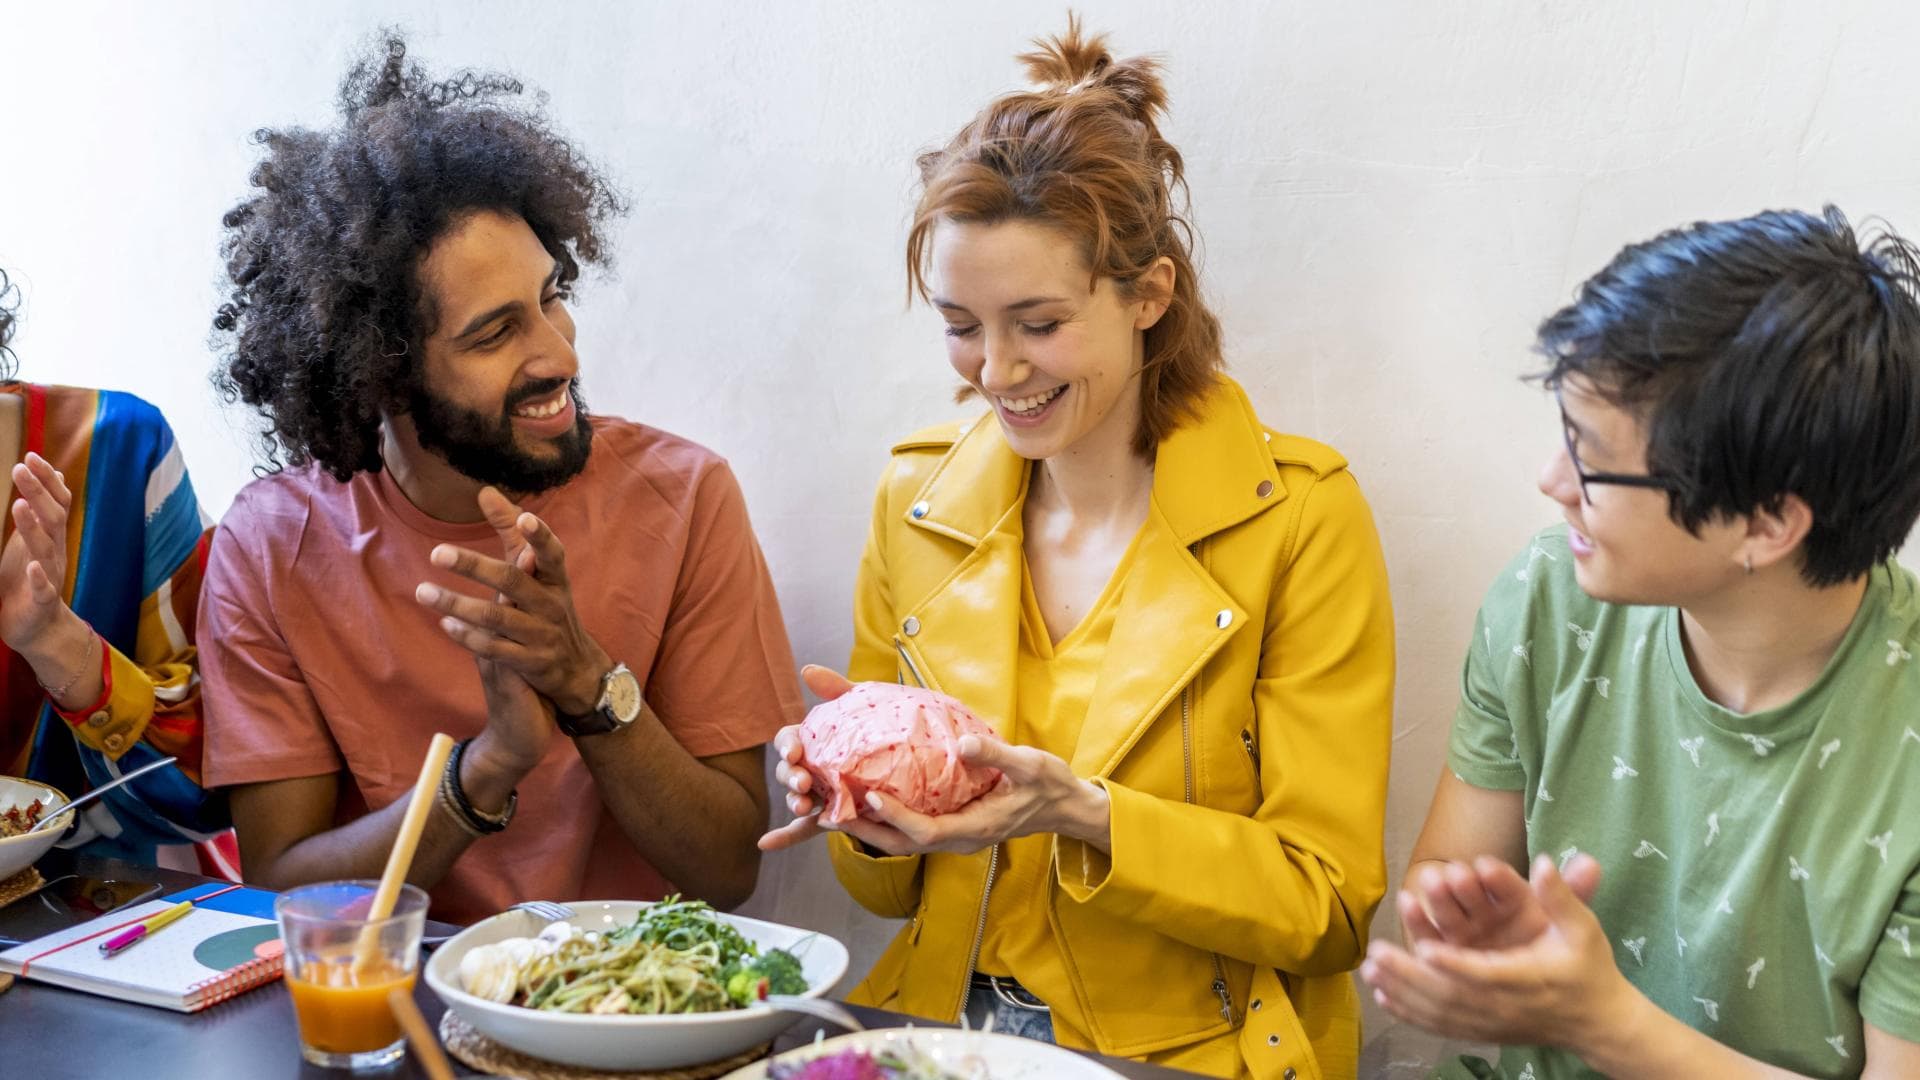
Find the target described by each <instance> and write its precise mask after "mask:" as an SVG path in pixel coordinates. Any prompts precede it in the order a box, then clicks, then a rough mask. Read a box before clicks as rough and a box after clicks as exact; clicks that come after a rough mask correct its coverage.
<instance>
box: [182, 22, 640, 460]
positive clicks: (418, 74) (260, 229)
mask: <svg viewBox="0 0 1920 1080" xmlns="http://www.w3.org/2000/svg"><path fill="white" fill-rule="evenodd" d="M522 90H523V87H522V85H521V83H520V82H519V81H518V80H517V79H514V78H512V77H510V76H507V75H503V74H497V73H485V72H473V71H462V72H458V73H456V74H455V75H454V76H453V77H452V78H449V79H444V80H434V79H430V78H429V77H428V76H427V75H426V73H425V72H424V71H423V70H422V69H421V67H420V65H419V64H417V63H410V62H409V61H408V60H407V46H406V42H405V41H404V40H403V39H402V38H401V37H400V36H399V35H398V34H397V33H395V32H393V31H387V32H385V33H384V34H383V35H382V38H381V48H380V50H379V51H378V52H377V53H376V54H375V55H373V56H370V57H368V58H365V59H362V60H361V61H359V62H358V63H356V64H355V65H354V66H353V69H352V70H351V71H349V72H348V74H347V77H346V79H345V80H344V81H343V82H342V83H341V86H340V99H339V103H340V112H341V119H342V121H343V122H342V124H341V125H340V126H339V127H338V128H335V129H331V130H325V131H314V130H309V129H306V128H297V127H296V128H284V129H280V130H268V129H262V130H260V131H258V132H255V134H254V141H255V142H257V143H259V144H260V145H262V146H264V147H266V157H265V159H264V160H262V161H261V162H260V163H259V164H258V165H257V166H255V167H254V170H253V173H252V176H251V177H250V178H249V179H250V182H251V184H252V186H253V187H254V188H256V189H257V191H256V192H255V193H254V194H252V195H250V196H249V197H248V198H247V199H246V200H245V201H243V202H241V203H240V204H239V205H238V206H235V207H234V208H233V209H232V210H230V211H228V212H227V214H226V216H225V217H224V218H223V219H222V223H223V224H224V225H225V228H226V236H225V239H224V240H223V242H222V243H221V249H220V250H221V254H222V256H223V257H224V259H225V260H226V267H227V276H228V278H229V279H230V280H231V282H232V292H231V293H230V294H229V299H228V301H227V302H226V303H224V304H222V305H220V309H219V311H218V313H217V314H216V315H215V317H214V320H213V325H214V331H215V332H214V338H215V349H216V350H217V351H219V352H220V353H221V358H220V362H219V365H218V367H217V369H216V371H215V373H214V376H213V382H214V386H215V387H216V388H217V389H218V390H219V391H220V393H221V395H222V396H223V397H224V398H225V399H226V400H227V401H228V403H232V402H233V401H235V400H236V399H237V400H241V401H245V402H246V403H247V404H249V405H252V406H254V407H255V408H256V409H258V410H259V411H260V413H261V414H262V415H263V416H265V417H266V419H267V423H268V426H267V430H266V431H265V432H264V433H263V434H262V435H261V442H262V443H263V445H264V449H265V459H266V464H265V465H264V466H263V467H262V469H261V471H263V472H277V471H278V470H279V469H280V468H282V467H283V465H285V466H294V467H299V466H304V465H307V464H309V463H317V464H319V466H320V467H321V468H324V469H325V470H326V471H327V472H328V473H330V474H332V475H333V476H334V477H335V478H336V479H339V480H341V481H345V480H347V479H349V478H351V477H352V476H353V475H354V474H355V473H356V472H361V471H373V470H377V469H379V468H380V422H381V416H382V413H383V412H384V413H386V414H390V415H399V414H402V413H405V412H406V411H407V410H408V402H409V391H410V390H411V389H412V388H414V387H415V386H416V380H418V379H419V377H420V374H419V372H418V370H417V368H418V364H417V361H416V358H417V357H418V356H420V355H421V349H422V345H423V343H424V342H425V341H426V339H427V338H428V337H429V336H430V335H431V334H432V333H433V324H434V318H435V314H434V312H433V311H432V310H431V308H430V305H429V304H428V302H427V299H428V298H427V297H426V295H425V293H424V292H423V290H422V289H421V286H420V283H419V280H418V274H417V271H418V269H419V266H420V263H421V260H422V259H423V258H424V257H425V255H426V252H427V249H428V248H429V247H430V246H431V245H432V243H433V242H434V241H435V240H436V239H437V238H438V237H439V236H440V234H441V233H442V232H443V231H444V230H445V229H446V228H447V227H448V226H449V225H450V224H451V223H452V222H453V221H454V220H455V219H456V218H458V217H459V216H460V215H462V214H464V213H467V212H471V211H475V210H497V211H501V212H505V213H511V214H515V215H518V216H519V217H520V218H522V219H523V220H525V221H526V223H527V224H528V226H529V227H531V228H532V229H533V232H534V234H535V235H536V236H538V237H539V238H540V241H541V243H542V244H544V245H545V246H546V248H547V250H548V251H550V252H552V254H553V257H554V258H555V259H556V260H557V261H558V262H559V263H560V288H561V291H562V293H563V294H564V293H565V292H566V291H567V287H568V286H569V285H570V284H571V283H572V282H573V281H574V279H575V278H576V277H578V276H579V272H580V265H581V264H582V263H587V264H592V265H605V264H606V263H607V262H609V253H608V251H607V248H606V236H605V234H604V226H605V224H606V222H607V220H608V219H609V218H610V217H612V216H613V215H617V214H619V213H622V212H624V210H625V209H626V207H625V202H624V200H623V198H622V197H621V195H620V194H619V193H618V192H617V191H616V190H615V189H614V188H613V186H612V185H611V184H610V183H609V182H608V181H607V179H606V178H605V177H604V176H603V175H602V174H601V172H600V171H599V170H598V169H597V168H596V167H595V166H594V165H592V164H591V163H589V162H588V161H586V160H585V159H584V158H582V157H581V156H580V155H579V154H577V153H576V152H575V151H574V149H573V147H572V146H571V145H569V144H568V143H567V142H566V141H565V140H564V139H562V138H561V137H560V136H559V135H557V134H556V133H555V132H553V131H552V130H551V129H550V128H549V127H548V125H547V122H546V119H545V117H544V116H543V115H542V114H541V113H540V111H539V110H538V107H537V106H538V102H537V101H536V102H535V103H534V104H533V105H526V104H522V103H520V102H518V101H515V100H512V99H513V98H514V97H515V96H516V95H519V94H520V93H521V92H522ZM283 455H284V462H283V460H282V456H283Z"/></svg>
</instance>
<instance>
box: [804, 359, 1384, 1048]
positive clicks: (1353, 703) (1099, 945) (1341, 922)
mask: <svg viewBox="0 0 1920 1080" xmlns="http://www.w3.org/2000/svg"><path fill="white" fill-rule="evenodd" d="M1030 474H1031V469H1030V463H1029V462H1027V461H1025V460H1023V459H1021V458H1020V457H1018V456H1017V455H1016V454H1014V453H1013V451H1012V450H1011V448H1009V447H1008V446H1007V443H1006V441H1005V439H1004V438H1003V437H1002V436H1001V433H1000V430H999V426H998V425H997V424H996V423H994V422H993V421H992V420H991V419H987V420H982V421H980V422H976V423H972V424H968V425H961V424H950V425H947V426H944V427H939V428H934V429H931V430H929V431H926V432H923V433H921V434H919V435H916V436H914V437H913V438H911V439H909V440H907V441H906V442H903V443H901V444H900V445H898V446H896V447H894V450H893V460H892V463H891V464H890V466H889V467H888V469H887V472H886V475H885V476H884V477H883V479H882V480H881V483H880V490H879V494H878V496H877V498H876V500H875V504H874V510H873V529H872V533H871V536H870V537H869V539H868V542H867V548H866V553H865V555H864V557H863V558H862V560H861V564H860V573H859V583H858V592H857V598H856V601H855V641H854V649H853V659H852V661H851V663H850V664H849V667H848V674H849V676H850V677H851V678H853V679H855V680H857V681H867V680H883V681H884V680H895V679H899V680H903V681H909V682H916V683H919V684H922V685H925V686H927V687H930V688H933V689H936V690H939V691H942V692H944V693H947V694H951V695H953V696H954V697H956V698H958V699H960V700H961V701H963V702H965V703H966V704H967V705H968V706H969V707H970V708H971V709H973V711H974V712H976V713H977V714H978V715H979V716H980V717H981V718H982V719H985V720H986V721H987V722H988V723H991V724H995V725H996V726H1003V725H1004V724H1005V721H1006V720H1007V718H1008V717H1009V716H1010V715H1011V713H1012V710H1013V703H1014V692H1015V690H1014V671H1015V664H1016V656H1017V650H1018V648H1019V640H1020V630H1019V620H1020V597H1021V566H1022V562H1021V551H1020V541H1019V539H1018V536H1019V530H1018V529H1017V528H1016V529H1013V530H1012V531H1011V532H1010V531H1009V527H1010V526H1017V525H1018V523H1019V520H1020V517H1019V515H1020V513H1021V507H1022V503H1023V501H1024V499H1025V496H1026V489H1027V479H1028V477H1029V475H1030ZM1145 528H1146V532H1145V534H1144V535H1143V536H1142V537H1141V539H1140V546H1139V548H1138V549H1137V552H1136V554H1135V557H1134V561H1133V564H1132V568H1131V570H1130V571H1129V576H1128V579H1127V581H1126V583H1125V591H1124V593H1123V595H1122V598H1121V605H1122V606H1121V609H1120V611H1119V612H1118V614H1117V617H1116V619H1115V622H1114V627H1113V632H1112V637H1111V638H1110V640H1109V641H1108V645H1107V661H1106V667H1105V669H1104V670H1103V671H1102V672H1101V675H1100V678H1099V683H1098V686H1097V689H1096V690H1095V693H1094V698H1093V701H1092V703H1091V705H1090V707H1089V708H1088V710H1087V716H1086V720H1085V722H1084V726H1083V727H1082V729H1081V734H1080V740H1079V743H1078V745H1077V746H1076V748H1075V750H1074V753H1073V755H1072V760H1071V764H1072V766H1073V770H1074V773H1075V774H1076V775H1078V776H1082V777H1086V778H1089V779H1092V780H1094V781H1095V782H1096V783H1099V784H1101V785H1102V786H1103V787H1104V788H1105V789H1106V791H1107V793H1108V795H1109V797H1110V799H1111V805H1112V811H1111V814H1112V817H1111V826H1112V852H1111V854H1110V855H1108V854H1103V853H1101V852H1099V851H1098V850H1095V849H1093V848H1090V847H1088V846H1086V845H1084V844H1082V843H1080V842H1078V841H1073V840H1069V839H1065V838H1057V839H1056V841H1055V845H1054V876H1053V881H1052V887H1051V888H1050V889H1049V890H1048V898H1047V904H1046V910H1045V911H1044V913H1042V912H1035V913H1034V917H1035V918H1042V917H1044V918H1046V919H1047V920H1048V921H1049V923H1050V924H1051V926H1052V928H1053V931H1054V933H1055V935H1056V937H1057V940H1058V941H1059V942H1060V945H1061V951H1062V954H1063V955H1064V957H1065V959H1066V963H1067V965H1068V967H1069V968H1070V970H1069V972H1068V973H1067V975H1068V980H1069V981H1070V983H1071V985H1072V986H1073V990H1074V996H1075V1000H1074V1001H1071V1002H1061V1003H1056V1006H1055V1007H1056V1009H1057V1010H1058V1009H1063V1008H1064V1009H1065V1010H1069V1011H1070V1015H1071V1016H1072V1017H1073V1019H1074V1025H1073V1026H1076V1027H1080V1028H1081V1030H1084V1031H1086V1032H1088V1033H1089V1034H1090V1035H1091V1038H1092V1040H1093V1046H1092V1048H1093V1049H1097V1050H1098V1051H1100V1052H1101V1053H1106V1054H1115V1055H1122V1056H1128V1057H1149V1058H1158V1059H1162V1060H1165V1059H1167V1058H1172V1059H1173V1060H1176V1061H1177V1060H1178V1058H1179V1056H1180V1054H1179V1051H1180V1050H1181V1049H1182V1048H1192V1047H1193V1046H1194V1045H1195V1044H1197V1043H1200V1042H1202V1041H1206V1040H1214V1039H1237V1040H1238V1044H1239V1047H1240V1051H1241V1054H1240V1058H1241V1061H1242V1063H1243V1067H1242V1075H1250V1076H1255V1077H1262V1078H1265V1077H1273V1078H1275V1080H1281V1078H1296V1077H1297V1078H1303V1080H1304V1078H1320V1077H1350V1076H1353V1075H1354V1072H1355V1067H1356V1059H1357V1056H1358V1046H1359V1003H1358V998H1357V995H1356V994H1355V992H1354V987H1353V981H1352V977H1351V975H1350V974H1349V972H1350V971H1351V970H1352V969H1353V968H1354V967H1356V966H1357V965H1358V964H1359V962H1360V960H1361V958H1362V955H1363V953H1364V950H1365V947H1366V937H1367V928H1368V925H1369V922H1370V920H1371V918H1372V915H1373V910H1374V907H1375V905H1376V904H1377V903H1378V902H1379V901H1380V898H1381V895H1382V893H1383V892H1384V891H1385V887H1386V866H1385V857H1384V854H1383V851H1382V831H1383V828H1384V820H1383V819H1384V815H1385V803H1386V793H1387V759H1388V753H1389V748H1390V742H1391V720H1392V709H1393V663H1394V658H1393V618H1392V611H1391V608H1390V606H1389V602H1388V598H1387V574H1386V566H1385V562H1384V560H1383V558H1382V556H1381V551H1380V544H1379V539H1378V536H1377V534H1376V532H1375V530H1374V526H1373V520H1372V517H1371V515H1370V514H1369V512H1368V510H1367V506H1366V503H1365V501H1364V500H1363V499H1362V498H1361V495H1360V489H1359V486H1358V485H1357V484H1356V483H1355V482H1354V479H1353V477H1352V476H1351V475H1350V474H1349V473H1348V472H1347V470H1346V463H1345V461H1343V460H1342V459H1341V457H1340V456H1339V455H1338V454H1336V453H1335V452H1334V451H1332V450H1330V449H1328V448H1327V447H1325V446H1322V445H1320V444H1319V443H1316V442H1312V441H1310V440H1307V439H1303V438H1298V437H1294V436H1288V435H1282V434H1279V433H1277V432H1271V431H1268V430H1266V429H1265V428H1263V427H1262V426H1261V424H1260V422H1259V419H1258V417H1256V416H1255V415H1254V411H1253V408H1252V405H1251V404H1250V403H1249V402H1248V400H1247V398H1246V395H1245V393H1244V392H1243V391H1242V390H1241V389H1240V387H1239V386H1238V385H1237V384H1235V383H1233V382H1232V381H1230V380H1227V379H1224V378H1223V379H1221V380H1220V382H1219V384H1218V386H1217V388H1216V389H1215V390H1214V391H1213V392H1212V393H1211V394H1210V395H1209V397H1208V398H1207V399H1206V401H1205V402H1204V403H1203V407H1202V410H1201V414H1200V416H1199V418H1198V419H1196V420H1193V421H1190V422H1188V423H1187V424H1185V425H1183V426H1181V427H1180V428H1179V429H1178V430H1176V431H1175V432H1174V433H1173V434H1172V435H1170V436H1169V437H1168V438H1167V439H1166V440H1165V441H1164V442H1162V443H1161V445H1160V447H1159V448H1158V451H1157V456H1156V459H1155V472H1154V482H1153V498H1152V505H1151V507H1150V509H1149V511H1148V517H1147V523H1146V526H1145ZM829 850H830V851H831V853H832V858H833V865H834V870H835V872H836V874H837V875H838V876H839V878H840V881H841V883H842V884H843V885H844V886H845V887H846V889H847V891H848V892H849V893H850V894H852V896H853V897H854V899H855V900H856V901H858V902H859V903H860V904H861V905H862V906H864V907H866V908H867V909H869V910H871V911H873V912H874V913H876V914H879V915H882V916H887V917H892V918H906V919H909V922H908V923H907V925H906V926H905V927H904V928H903V929H902V930H901V932H900V934H899V936H898V937H896V938H895V939H894V941H893V942H892V944H891V945H890V946H889V947H888V949H887V951H886V953H885V954H884V955H883V956H882V957H881V959H880V961H879V962H878V963H877V964H876V965H875V967H874V969H873V971H872V972H871V973H870V974H869V975H868V976H867V979H866V980H865V981H864V982H863V983H861V985H860V986H859V987H858V989H857V990H856V991H855V993H854V999H855V1000H856V1001H860V1002H863V1003H867V1004H873V1005H880V1006H884V1007H887V1008H893V1009H898V1010H901V1011H904V1012H908V1013H913V1014H916V1015H920V1016H927V1017H932V1018H937V1019H942V1020H949V1021H951V1020H954V1019H956V1018H957V1017H958V1016H959V1015H960V1013H961V1012H962V1011H963V1009H964V1008H965V998H966V995H967V991H968V974H969V972H970V971H971V970H972V966H973V963H974V959H975V957H976V956H977V951H978V949H979V946H980V934H981V927H982V920H983V919H984V918H985V913H986V897H987V892H988V890H989V889H990V888H991V884H992V880H993V875H994V872H995V868H996V861H997V858H996V852H997V849H990V850H988V851H982V852H979V853H977V854H975V855H970V856H959V855H945V854H935V855H926V856H905V857H880V858H875V857H869V856H867V855H866V854H864V853H863V852H862V849H861V848H860V847H859V846H858V845H856V844H853V843H851V842H850V841H849V840H848V839H847V838H846V837H845V836H844V835H840V834H835V835H834V836H832V837H831V838H830V840H829Z"/></svg>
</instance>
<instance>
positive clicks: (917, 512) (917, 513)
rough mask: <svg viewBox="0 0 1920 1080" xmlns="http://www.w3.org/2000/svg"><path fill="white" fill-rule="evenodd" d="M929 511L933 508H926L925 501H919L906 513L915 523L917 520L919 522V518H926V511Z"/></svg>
mask: <svg viewBox="0 0 1920 1080" xmlns="http://www.w3.org/2000/svg"><path fill="white" fill-rule="evenodd" d="M931 509H933V508H932V507H931V506H928V505H927V504H926V501H925V500H922V501H920V502H917V503H914V504H913V509H911V510H909V511H907V513H909V514H912V515H913V519H914V520H915V521H918V520H920V519H921V518H923V517H926V516H927V511H928V510H931Z"/></svg>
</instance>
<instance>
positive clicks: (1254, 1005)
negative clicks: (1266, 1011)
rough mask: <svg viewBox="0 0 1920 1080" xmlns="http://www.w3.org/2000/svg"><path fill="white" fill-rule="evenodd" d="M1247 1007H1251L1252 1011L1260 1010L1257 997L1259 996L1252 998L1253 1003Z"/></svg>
mask: <svg viewBox="0 0 1920 1080" xmlns="http://www.w3.org/2000/svg"><path fill="white" fill-rule="evenodd" d="M1248 1008H1251V1009H1252V1010H1253V1011H1254V1012H1259V1011H1260V999H1259V998H1254V999H1253V1004H1252V1005H1250V1006H1248Z"/></svg>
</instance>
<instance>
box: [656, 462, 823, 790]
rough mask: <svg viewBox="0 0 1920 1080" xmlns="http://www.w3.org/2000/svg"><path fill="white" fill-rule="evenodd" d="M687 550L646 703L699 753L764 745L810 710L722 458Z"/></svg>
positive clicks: (703, 495) (696, 506)
mask: <svg viewBox="0 0 1920 1080" xmlns="http://www.w3.org/2000/svg"><path fill="white" fill-rule="evenodd" d="M689 517H690V519H691V525H690V529H689V534H688V540H687V554H686V558H685V559H684V561H683V562H682V564H681V567H680V574H679V577H678V579H677V581H676V582H675V585H674V591H673V607H672V609H671V610H670V611H669V612H668V613H667V619H666V627H665V629H664V631H663V632H662V634H661V640H660V648H659V651H658V652H657V653H656V654H655V657H654V662H653V670H652V671H650V672H649V673H648V674H647V679H646V698H647V704H648V705H650V706H652V708H653V711H654V712H655V713H657V714H658V715H659V716H660V719H661V722H662V723H664V724H665V725H666V727H667V730H668V731H670V732H672V733H673V736H674V738H676V739H678V740H679V741H680V745H682V746H684V747H686V749H687V752H688V753H690V754H692V755H694V756H695V757H711V756H713V755H715V754H724V753H729V752H731V751H734V750H744V749H747V748H749V747H754V746H759V745H761V744H763V743H765V742H767V741H768V740H770V739H772V738H773V733H774V732H775V731H777V730H779V729H780V728H781V727H782V726H784V725H786V724H797V723H799V722H800V717H801V715H802V714H803V712H804V709H803V708H802V705H801V697H800V684H799V679H798V677H797V675H796V674H795V671H794V664H793V650H792V648H791V647H790V646H789V645H788V644H787V631H786V626H785V625H784V624H783V623H782V622H781V619H780V602H779V600H778V599H776V598H775V596H774V592H773V579H772V576H771V575H770V574H768V572H767V563H766V559H765V558H764V557H763V556H762V555H761V553H760V544H759V542H758V541H756V540H755V539H754V535H753V526H752V525H751V523H750V522H749V521H748V519H747V503H746V499H745V498H744V497H743V496H742V495H741V494H740V485H739V482H738V481H736V480H735V479H734V476H733V472H732V470H730V469H728V468H727V467H726V466H725V465H724V464H723V465H719V466H716V467H715V468H713V469H710V470H708V471H707V472H706V473H704V474H703V475H702V476H701V478H700V480H699V482H698V484H697V485H696V486H695V490H694V496H693V505H692V507H691V510H690V514H689Z"/></svg>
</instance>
